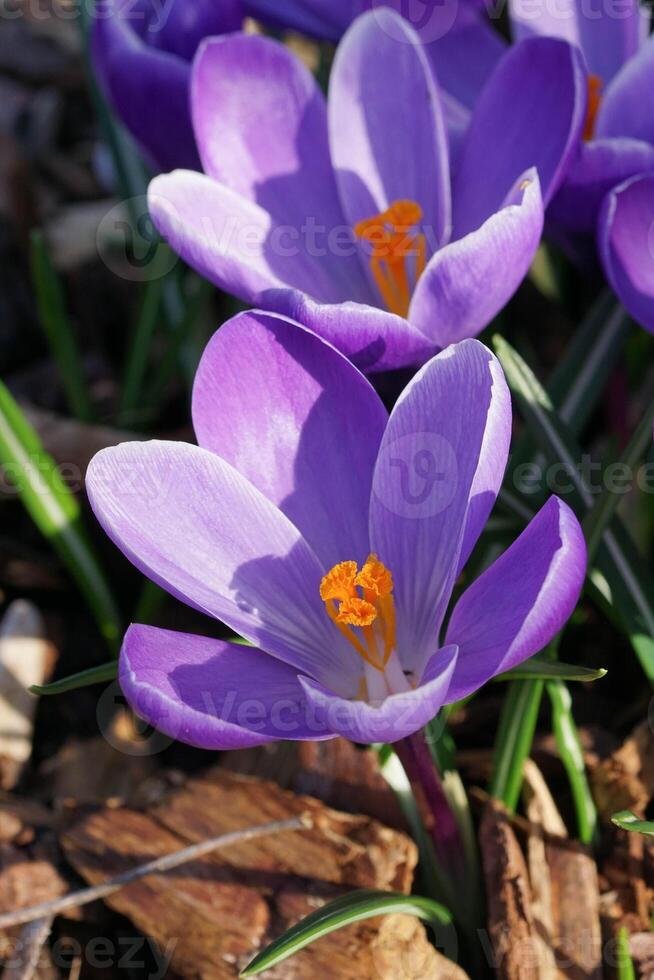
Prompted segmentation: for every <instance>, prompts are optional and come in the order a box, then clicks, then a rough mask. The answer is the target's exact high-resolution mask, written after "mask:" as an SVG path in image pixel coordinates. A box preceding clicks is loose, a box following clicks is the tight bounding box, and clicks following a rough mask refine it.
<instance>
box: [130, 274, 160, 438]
mask: <svg viewBox="0 0 654 980" xmlns="http://www.w3.org/2000/svg"><path fill="white" fill-rule="evenodd" d="M163 284H164V279H163V277H161V276H160V277H159V278H158V279H152V280H150V281H149V282H146V283H145V286H144V291H143V302H142V304H141V310H140V312H139V316H138V319H137V321H136V326H135V327H134V329H133V331H132V343H131V345H130V349H129V352H128V354H127V361H126V365H125V378H124V380H123V386H122V391H121V395H120V416H119V417H120V421H121V423H122V424H128V425H129V424H133V419H134V417H135V416H136V417H138V416H137V409H138V406H139V402H140V400H141V397H142V394H143V384H144V380H145V375H146V372H147V369H148V363H149V358H150V353H151V349H152V339H153V336H154V332H155V328H156V326H157V321H158V318H159V311H160V309H161V300H162V296H163Z"/></svg>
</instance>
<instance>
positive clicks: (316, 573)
mask: <svg viewBox="0 0 654 980" xmlns="http://www.w3.org/2000/svg"><path fill="white" fill-rule="evenodd" d="M86 486H87V491H88V495H89V499H90V502H91V505H92V507H93V510H94V511H95V515H96V517H97V518H98V520H99V521H100V523H101V525H102V527H103V528H104V530H105V531H106V532H107V534H108V535H109V537H110V538H111V539H112V541H113V542H114V543H115V544H116V545H117V546H118V547H119V548H120V549H121V551H122V552H123V553H124V554H125V555H126V556H127V557H128V558H129V559H130V561H131V562H133V564H134V565H136V567H137V568H138V569H140V571H142V572H143V573H144V574H145V575H147V576H148V577H149V578H151V579H152V580H153V581H155V582H156V583H157V584H158V585H161V586H162V587H163V588H165V589H167V590H168V591H169V592H171V593H172V594H173V595H174V596H176V597H177V598H178V599H181V600H182V601H183V602H187V603H189V604H190V605H192V606H194V607H195V608H197V609H200V610H201V611H202V612H205V613H207V614H208V615H209V616H213V617H215V618H217V619H220V620H222V621H223V622H224V623H227V625H228V626H230V627H231V628H232V629H233V630H234V631H235V632H237V633H240V634H241V636H244V637H245V638H246V639H248V640H250V642H251V643H254V644H255V645H256V646H258V647H261V648H263V649H265V650H266V651H269V652H270V653H272V654H274V655H275V656H278V657H279V659H280V660H284V661H286V662H287V663H290V664H292V665H293V666H295V667H297V668H298V669H299V670H302V671H303V672H306V673H309V674H311V675H312V676H315V677H318V678H319V679H320V680H321V681H323V682H324V683H328V684H329V686H330V687H332V686H333V685H336V690H339V691H342V692H344V693H345V694H346V695H347V694H349V692H350V690H351V688H352V687H353V686H354V689H355V690H356V686H355V685H356V680H357V678H358V677H359V676H360V674H361V663H360V660H359V657H358V656H357V655H356V654H355V653H354V651H353V650H352V648H351V647H350V645H349V644H348V643H347V641H346V640H344V639H342V638H341V637H340V635H339V633H338V631H337V630H336V629H335V628H334V627H333V625H332V624H331V622H330V620H329V619H328V617H327V616H326V614H325V611H324V607H323V603H322V602H321V600H320V595H319V587H320V581H321V578H322V575H323V574H324V571H325V569H324V568H323V566H321V564H320V563H319V561H318V559H317V558H316V556H315V554H314V553H313V551H312V550H311V548H310V547H309V545H308V544H307V543H306V541H305V540H304V538H303V537H302V536H301V535H300V533H299V531H298V530H297V528H295V527H294V526H293V525H292V524H291V522H290V521H289V520H288V518H287V517H286V516H285V515H284V514H282V512H281V511H280V510H278V508H277V507H275V506H274V504H272V503H271V502H270V501H269V500H268V499H267V498H266V497H264V496H263V494H262V493H261V492H260V491H259V490H257V489H256V488H255V487H253V486H252V484H251V483H249V482H248V481H247V480H246V479H245V477H243V476H241V475H240V473H238V472H237V471H236V470H235V469H233V467H232V466H230V465H229V463H226V462H225V461H224V460H222V459H220V458H219V457H218V456H215V455H214V454H213V453H210V452H207V451H206V450H204V449H199V448H198V447H197V446H189V445H186V444H184V443H174V442H168V443H167V442H144V443H123V444H122V445H120V446H116V447H114V448H112V449H106V450H103V451H102V452H100V453H98V454H97V455H96V456H95V457H94V458H93V460H92V461H91V464H90V466H89V469H88V472H87V476H86Z"/></svg>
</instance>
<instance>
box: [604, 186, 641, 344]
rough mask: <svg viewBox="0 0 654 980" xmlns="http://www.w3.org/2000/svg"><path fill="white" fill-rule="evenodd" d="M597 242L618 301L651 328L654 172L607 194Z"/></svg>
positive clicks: (639, 320)
mask: <svg viewBox="0 0 654 980" xmlns="http://www.w3.org/2000/svg"><path fill="white" fill-rule="evenodd" d="M598 244H599V251H600V257H601V259H602V265H603V266H604V272H605V273H606V276H607V279H608V280H609V282H610V283H611V285H612V286H613V289H614V290H615V292H616V293H617V294H618V296H619V298H620V300H621V302H622V303H623V304H624V306H625V307H626V309H627V310H628V311H629V313H631V315H632V316H633V317H634V319H636V320H638V322H639V323H641V324H642V325H643V326H644V327H645V328H646V329H647V330H650V331H652V332H654V174H650V175H641V176H638V177H633V178H631V179H630V180H627V181H625V182H624V183H623V184H620V186H619V187H616V188H615V189H614V190H613V191H611V193H610V194H608V195H607V198H606V200H605V202H604V206H603V208H602V213H601V215H600V219H599V235H598Z"/></svg>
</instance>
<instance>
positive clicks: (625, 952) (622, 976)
mask: <svg viewBox="0 0 654 980" xmlns="http://www.w3.org/2000/svg"><path fill="white" fill-rule="evenodd" d="M616 954H617V956H616V959H617V964H616V966H617V973H618V980H636V970H635V968H634V963H633V960H632V958H631V947H630V945H629V933H628V932H627V930H626V929H625V927H624V926H622V928H621V929H620V931H619V932H618V943H617V947H616Z"/></svg>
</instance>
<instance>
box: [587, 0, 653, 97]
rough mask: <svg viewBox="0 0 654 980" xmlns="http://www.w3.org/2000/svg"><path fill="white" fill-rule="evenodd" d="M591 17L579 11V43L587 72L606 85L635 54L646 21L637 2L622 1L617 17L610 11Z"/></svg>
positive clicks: (632, 0)
mask: <svg viewBox="0 0 654 980" xmlns="http://www.w3.org/2000/svg"><path fill="white" fill-rule="evenodd" d="M596 13H597V14H599V16H594V15H593V14H591V13H590V12H587V11H585V10H584V9H583V6H582V8H581V9H580V10H579V14H578V16H577V23H578V26H579V43H580V44H581V49H582V51H583V52H584V55H585V57H586V63H587V65H588V70H589V72H591V73H592V74H593V75H597V76H598V77H599V78H601V79H602V81H603V82H604V83H605V84H606V83H607V82H609V81H610V80H611V79H612V78H613V76H614V75H616V74H617V72H619V71H620V69H621V68H622V66H623V65H624V64H625V62H626V61H628V60H629V58H632V57H633V56H634V55H635V54H636V52H637V51H638V47H639V45H640V42H641V38H642V25H643V18H644V17H645V16H647V17H649V14H648V13H646V11H645V10H644V9H642V8H641V5H640V0H621V2H620V12H619V16H617V17H616V16H615V15H614V14H613V12H612V11H611V10H610V9H609V10H607V11H606V12H605V11H603V10H602V12H601V13H600V11H597V12H596Z"/></svg>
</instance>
